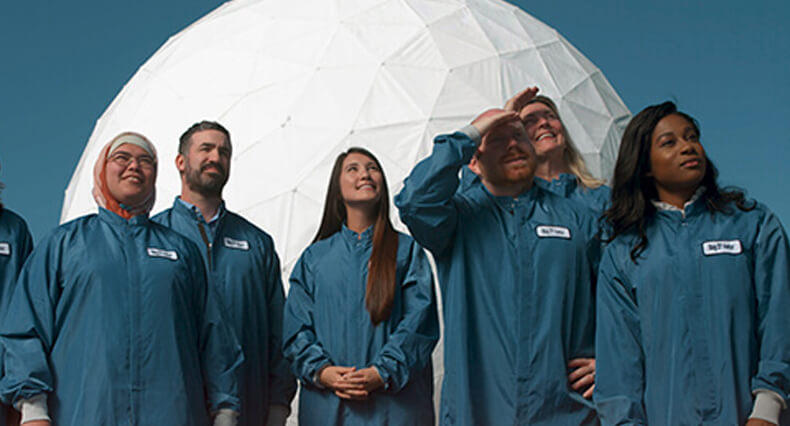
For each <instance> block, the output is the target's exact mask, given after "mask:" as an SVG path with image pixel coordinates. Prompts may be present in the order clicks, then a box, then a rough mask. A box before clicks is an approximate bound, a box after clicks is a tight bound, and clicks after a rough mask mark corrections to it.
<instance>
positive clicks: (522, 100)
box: [505, 87, 539, 114]
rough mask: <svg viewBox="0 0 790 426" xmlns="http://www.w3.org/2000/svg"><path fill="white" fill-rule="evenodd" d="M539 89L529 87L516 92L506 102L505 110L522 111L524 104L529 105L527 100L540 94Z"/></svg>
mask: <svg viewBox="0 0 790 426" xmlns="http://www.w3.org/2000/svg"><path fill="white" fill-rule="evenodd" d="M538 90H539V89H538V88H537V87H527V88H526V89H524V90H522V91H520V92H518V93H516V95H515V96H513V97H512V98H510V99H508V100H507V102H505V111H513V112H515V113H516V114H518V113H520V112H521V110H522V109H523V108H524V106H525V105H527V102H529V101H531V100H532V99H534V98H535V95H537V94H538Z"/></svg>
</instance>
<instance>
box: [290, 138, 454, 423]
mask: <svg viewBox="0 0 790 426" xmlns="http://www.w3.org/2000/svg"><path fill="white" fill-rule="evenodd" d="M389 200H390V199H389V193H388V189H387V182H386V179H385V178H384V173H383V171H382V169H381V165H380V163H379V162H378V160H377V159H376V158H375V157H374V156H373V154H371V153H370V152H369V151H367V150H365V149H362V148H350V149H349V150H348V151H347V152H345V153H342V154H340V155H339V156H338V157H337V160H336V161H335V166H334V168H333V170H332V175H331V178H330V182H329V189H328V191H327V197H326V202H325V204H324V215H323V219H322V221H321V226H320V228H319V231H318V235H316V237H315V240H314V241H313V244H312V245H310V246H309V247H308V248H307V249H306V250H305V251H304V253H302V256H301V257H300V259H299V262H298V263H297V264H296V266H295V267H294V271H293V273H292V274H291V279H290V282H291V288H290V291H289V293H288V298H287V300H286V303H285V312H284V318H283V323H284V327H283V328H284V331H283V352H284V355H285V357H286V359H288V361H289V362H290V363H291V368H292V370H293V372H294V374H295V375H296V376H297V377H298V378H299V379H300V380H301V382H302V387H301V393H300V397H299V404H300V409H299V423H300V424H302V425H333V424H336V425H341V424H342V425H368V424H387V425H404V426H407V425H408V426H413V425H432V424H433V423H434V413H433V398H432V395H433V374H432V367H431V353H432V352H433V348H434V347H435V346H436V342H437V341H438V339H439V323H438V317H437V312H436V302H435V298H434V294H433V279H432V275H431V270H430V267H429V266H428V262H427V258H426V256H425V253H424V252H423V250H422V248H421V247H420V246H419V245H418V244H417V243H416V242H415V241H414V240H413V239H412V238H411V237H409V236H408V235H405V234H401V233H398V232H396V231H395V229H394V228H393V227H392V224H391V222H390V219H389V203H390V201H389Z"/></svg>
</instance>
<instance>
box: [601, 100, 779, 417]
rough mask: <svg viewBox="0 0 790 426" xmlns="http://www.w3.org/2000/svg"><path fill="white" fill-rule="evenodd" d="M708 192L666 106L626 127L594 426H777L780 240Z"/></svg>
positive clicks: (768, 221)
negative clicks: (598, 423)
mask: <svg viewBox="0 0 790 426" xmlns="http://www.w3.org/2000/svg"><path fill="white" fill-rule="evenodd" d="M716 179H717V171H716V168H715V167H714V166H713V164H712V163H711V161H710V159H709V158H708V157H707V155H706V154H705V150H704V148H703V146H702V144H701V142H700V129H699V125H698V123H697V122H696V120H694V119H693V118H692V117H690V116H689V115H688V114H685V113H682V112H679V111H678V110H677V108H676V106H675V104H673V103H672V102H664V103H662V104H660V105H654V106H650V107H648V108H646V109H645V110H643V111H642V112H640V113H639V114H638V115H637V116H636V117H634V118H633V120H631V122H630V123H629V125H628V127H627V128H626V130H625V134H624V135H623V140H622V144H621V145H620V153H619V156H618V158H617V164H616V166H615V172H614V181H613V188H612V205H611V207H610V208H609V209H608V210H607V211H606V212H605V214H604V217H605V219H606V222H607V223H608V225H609V226H610V227H611V237H610V240H609V241H610V244H609V245H608V246H607V248H606V250H605V253H604V256H603V260H602V262H601V266H600V274H599V279H598V310H597V330H596V354H597V357H598V358H597V361H598V365H597V367H598V371H597V373H598V374H597V378H596V388H595V396H594V397H595V401H596V404H597V406H598V412H599V414H600V416H601V419H602V421H603V423H604V424H650V425H678V424H733V425H734V424H738V425H742V424H744V423H746V422H747V420H748V424H750V425H751V424H755V425H756V424H787V423H785V422H786V421H787V420H788V416H787V410H786V409H785V410H783V408H784V407H786V406H787V401H788V396H790V333H788V330H790V315H788V314H787V313H788V310H787V305H788V302H790V267H788V264H789V262H790V257H789V256H790V255H789V254H788V242H787V237H786V234H785V231H784V229H783V228H782V225H781V224H780V222H779V220H778V219H777V218H776V216H774V215H773V213H771V212H770V211H769V210H768V209H767V208H766V207H765V206H763V205H762V204H760V203H757V202H754V201H748V200H747V199H746V197H745V196H744V193H743V192H742V191H740V190H737V189H731V188H730V189H726V188H724V189H723V188H721V187H720V186H719V185H718V183H717V180H716ZM782 411H784V412H783V413H782ZM780 416H781V419H782V421H780Z"/></svg>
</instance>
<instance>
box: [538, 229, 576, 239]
mask: <svg viewBox="0 0 790 426" xmlns="http://www.w3.org/2000/svg"><path fill="white" fill-rule="evenodd" d="M535 232H536V233H537V234H538V237H540V238H565V239H566V240H570V239H571V230H570V229H568V228H566V227H564V226H548V225H541V226H538V227H537V228H535Z"/></svg>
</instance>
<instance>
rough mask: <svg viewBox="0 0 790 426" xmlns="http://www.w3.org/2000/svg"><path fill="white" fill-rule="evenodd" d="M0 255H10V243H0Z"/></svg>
mask: <svg viewBox="0 0 790 426" xmlns="http://www.w3.org/2000/svg"><path fill="white" fill-rule="evenodd" d="M0 255H1V256H11V244H8V243H0Z"/></svg>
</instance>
